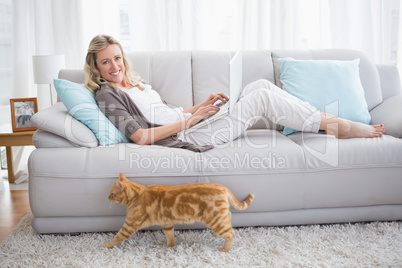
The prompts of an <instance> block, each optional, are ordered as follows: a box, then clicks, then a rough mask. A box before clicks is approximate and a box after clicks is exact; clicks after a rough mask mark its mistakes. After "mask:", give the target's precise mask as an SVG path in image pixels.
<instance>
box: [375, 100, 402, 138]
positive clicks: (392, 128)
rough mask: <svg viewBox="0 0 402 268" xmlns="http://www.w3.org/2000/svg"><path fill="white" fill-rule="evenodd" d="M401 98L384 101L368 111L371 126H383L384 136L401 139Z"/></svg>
mask: <svg viewBox="0 0 402 268" xmlns="http://www.w3.org/2000/svg"><path fill="white" fill-rule="evenodd" d="M401 114H402V96H394V97H391V98H388V99H386V100H384V101H383V102H382V103H381V104H380V105H378V106H377V107H375V108H374V109H372V110H371V111H370V115H371V124H373V125H377V124H383V125H384V126H385V134H388V135H392V136H394V137H397V138H402V116H401Z"/></svg>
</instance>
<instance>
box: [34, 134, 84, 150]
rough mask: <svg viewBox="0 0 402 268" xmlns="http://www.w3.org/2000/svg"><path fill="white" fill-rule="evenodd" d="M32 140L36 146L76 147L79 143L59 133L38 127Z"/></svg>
mask: <svg viewBox="0 0 402 268" xmlns="http://www.w3.org/2000/svg"><path fill="white" fill-rule="evenodd" d="M32 142H33V144H34V145H35V147H36V148H71V147H72V148H74V147H79V145H78V144H76V143H72V142H71V141H69V140H67V139H65V138H63V137H60V136H59V135H56V134H53V133H50V132H47V131H44V130H42V129H38V130H37V131H36V132H35V133H34V134H33V136H32Z"/></svg>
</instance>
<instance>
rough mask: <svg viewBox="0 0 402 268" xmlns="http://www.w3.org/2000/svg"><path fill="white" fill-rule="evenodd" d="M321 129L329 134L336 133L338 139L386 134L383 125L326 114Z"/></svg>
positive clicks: (373, 136)
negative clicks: (367, 123)
mask: <svg viewBox="0 0 402 268" xmlns="http://www.w3.org/2000/svg"><path fill="white" fill-rule="evenodd" d="M321 127H322V128H321V129H323V130H325V132H326V133H327V134H329V135H335V137H337V138H338V139H350V138H375V137H380V136H381V135H382V134H384V131H385V127H384V126H383V125H382V124H381V125H366V124H363V123H359V122H353V121H349V120H346V119H342V118H339V117H331V116H329V117H328V115H327V117H326V116H325V115H324V116H323V120H322V122H321Z"/></svg>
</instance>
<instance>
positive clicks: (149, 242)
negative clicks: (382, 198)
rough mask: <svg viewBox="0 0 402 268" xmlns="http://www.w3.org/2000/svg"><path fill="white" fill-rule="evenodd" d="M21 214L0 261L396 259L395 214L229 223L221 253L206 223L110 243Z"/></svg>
mask: <svg viewBox="0 0 402 268" xmlns="http://www.w3.org/2000/svg"><path fill="white" fill-rule="evenodd" d="M31 219H32V214H30V213H29V214H28V215H26V216H25V217H24V218H23V219H22V220H21V222H20V224H19V225H18V226H17V227H16V228H15V229H14V230H13V232H12V233H11V234H10V236H8V237H7V238H6V240H4V241H3V242H2V243H1V244H0V267H2V268H3V267H119V268H121V267H402V222H374V223H365V224H333V225H313V226H298V227H258V228H236V229H235V232H236V238H235V240H234V243H233V247H232V249H231V250H230V251H229V253H223V252H219V251H218V249H219V248H220V247H222V245H223V242H224V241H223V239H222V238H220V237H218V236H216V235H215V234H214V233H212V232H211V231H210V230H208V229H206V230H195V231H177V230H176V231H175V238H176V241H175V246H174V247H172V248H166V247H163V246H162V244H163V243H164V242H165V237H164V234H163V233H162V231H142V232H138V233H136V234H135V235H134V236H133V237H131V238H130V239H129V240H127V241H126V242H124V243H122V244H120V245H119V246H117V247H115V248H113V249H106V248H103V247H102V245H103V244H104V243H105V242H107V241H109V240H110V239H112V237H113V236H114V233H86V234H81V235H78V236H69V235H67V236H51V235H43V236H41V235H38V234H36V233H35V231H34V230H33V229H32V227H31V225H30V223H31Z"/></svg>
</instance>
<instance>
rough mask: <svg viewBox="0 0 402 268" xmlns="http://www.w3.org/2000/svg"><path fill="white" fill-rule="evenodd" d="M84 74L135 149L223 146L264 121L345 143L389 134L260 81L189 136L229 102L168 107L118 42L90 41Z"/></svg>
mask: <svg viewBox="0 0 402 268" xmlns="http://www.w3.org/2000/svg"><path fill="white" fill-rule="evenodd" d="M85 71H86V73H87V74H88V77H89V78H88V81H87V82H86V86H87V88H89V89H90V90H91V91H93V92H95V93H96V100H97V102H98V105H99V106H100V108H101V109H102V110H103V112H104V113H105V114H106V116H107V117H108V118H109V119H110V120H111V121H112V122H113V123H114V124H115V125H116V127H117V128H118V129H120V131H122V132H123V133H124V134H125V135H126V136H127V137H128V138H130V139H131V140H132V141H134V142H135V143H137V144H154V143H156V144H158V143H159V144H162V145H166V144H164V143H163V142H164V141H167V140H169V139H171V138H172V137H175V139H174V140H176V141H183V142H188V143H192V144H195V145H196V146H208V145H217V144H224V143H227V142H230V141H232V140H234V139H236V138H237V137H239V136H240V135H241V134H242V133H243V132H244V131H245V130H246V129H247V128H249V127H250V126H252V125H253V124H255V122H256V121H257V120H259V119H261V118H264V119H267V120H270V121H277V120H278V119H281V121H280V124H281V125H283V126H286V127H290V128H293V129H296V130H303V131H307V132H318V131H319V130H324V131H325V132H326V133H327V134H332V135H335V136H336V137H338V138H341V139H346V138H356V137H364V138H373V137H379V136H381V135H382V134H383V133H384V130H385V128H384V127H383V126H382V125H365V124H361V123H357V122H352V121H349V120H345V119H341V118H338V117H335V116H331V115H329V114H325V113H322V112H320V111H318V110H317V109H316V108H314V107H312V106H311V105H309V104H308V103H306V102H303V101H301V100H300V99H298V98H296V97H294V96H292V95H290V94H288V93H286V92H285V91H283V90H281V89H280V88H278V87H276V86H275V85H274V84H272V83H270V82H269V81H266V80H259V81H256V82H254V83H251V84H250V85H248V86H247V87H246V88H245V89H244V90H243V92H242V94H241V96H240V98H239V101H238V102H237V104H236V107H235V108H234V111H233V113H231V115H227V116H225V117H224V118H222V119H219V120H217V121H215V122H212V123H211V124H210V125H209V126H208V128H207V129H199V130H195V131H192V132H191V133H186V131H185V130H186V129H188V128H191V127H192V126H194V125H195V124H197V123H198V122H200V121H201V120H202V119H203V118H205V117H206V116H209V115H213V114H215V113H216V112H217V111H219V108H218V107H217V106H215V105H214V103H215V102H216V101H218V100H220V101H222V102H227V100H228V98H227V96H225V95H224V94H222V93H218V94H211V95H210V96H209V97H208V98H207V99H206V100H205V101H204V102H202V103H200V104H197V105H195V106H193V107H190V108H188V109H182V108H170V107H168V106H166V105H165V104H164V103H163V102H162V100H161V99H160V96H159V95H158V93H157V92H156V91H153V90H152V89H151V87H150V86H149V85H146V84H144V83H143V81H142V80H141V78H140V77H139V76H138V75H134V74H133V73H132V72H131V69H130V65H129V64H128V62H127V60H126V57H125V55H124V52H123V49H122V47H121V45H120V44H119V42H117V41H116V40H115V39H113V38H112V37H110V36H106V35H99V36H95V37H94V38H93V39H92V41H91V43H90V45H89V48H88V54H87V57H86V64H85ZM151 108H152V109H151ZM176 134H178V135H176ZM168 146H170V145H168ZM180 146H181V145H180ZM180 146H179V147H180ZM183 146H184V147H186V145H183ZM182 148H183V147H182Z"/></svg>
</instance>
